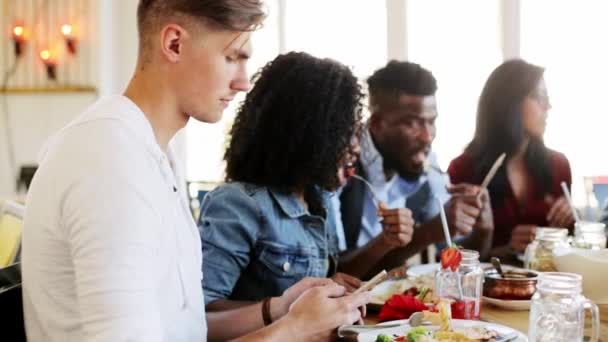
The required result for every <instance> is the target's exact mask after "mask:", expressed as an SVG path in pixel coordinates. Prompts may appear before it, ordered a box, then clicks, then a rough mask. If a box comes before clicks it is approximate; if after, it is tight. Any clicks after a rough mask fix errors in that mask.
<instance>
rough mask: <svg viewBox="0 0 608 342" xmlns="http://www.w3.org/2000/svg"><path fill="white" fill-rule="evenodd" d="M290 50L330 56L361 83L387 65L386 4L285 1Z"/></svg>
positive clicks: (363, 0)
mask: <svg viewBox="0 0 608 342" xmlns="http://www.w3.org/2000/svg"><path fill="white" fill-rule="evenodd" d="M285 4H286V8H285V12H286V18H285V22H286V27H285V31H286V32H285V36H286V38H285V44H286V50H287V51H292V50H293V51H304V52H308V53H310V54H312V55H314V56H317V57H329V58H333V59H335V60H337V61H339V62H342V63H344V64H346V65H348V66H350V67H352V68H353V72H354V73H355V75H356V76H358V77H359V78H361V79H362V80H363V79H364V78H366V77H368V76H370V75H371V74H372V73H373V72H374V70H376V69H378V68H380V67H382V66H384V64H386V4H385V2H384V1H378V0H358V1H352V0H331V1H328V0H289V1H285Z"/></svg>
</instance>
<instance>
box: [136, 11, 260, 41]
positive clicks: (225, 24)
mask: <svg viewBox="0 0 608 342" xmlns="http://www.w3.org/2000/svg"><path fill="white" fill-rule="evenodd" d="M167 18H171V19H178V18H184V19H186V20H188V19H194V20H195V21H198V22H201V23H204V24H206V25H207V26H208V27H211V28H213V29H219V30H229V31H242V32H245V31H254V30H256V29H257V28H259V26H260V25H261V24H262V21H264V18H266V12H265V9H264V4H263V1H262V0H140V1H139V5H138V7H137V27H138V30H139V38H140V46H141V47H144V48H145V46H146V45H147V43H146V40H147V39H146V38H147V37H146V36H147V33H150V32H155V30H158V29H160V27H161V25H162V24H163V21H164V19H167Z"/></svg>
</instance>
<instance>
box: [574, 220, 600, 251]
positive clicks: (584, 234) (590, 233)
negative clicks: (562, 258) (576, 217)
mask: <svg viewBox="0 0 608 342" xmlns="http://www.w3.org/2000/svg"><path fill="white" fill-rule="evenodd" d="M573 244H574V247H577V248H586V249H603V248H606V225H605V224H603V223H601V222H586V221H581V222H576V223H575V224H574V240H573Z"/></svg>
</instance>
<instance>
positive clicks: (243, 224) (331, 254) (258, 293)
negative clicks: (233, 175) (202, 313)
mask: <svg viewBox="0 0 608 342" xmlns="http://www.w3.org/2000/svg"><path fill="white" fill-rule="evenodd" d="M319 195H320V196H319V197H320V201H321V206H322V207H323V210H324V211H325V213H326V214H325V217H321V216H318V215H312V214H310V213H309V212H308V210H306V209H305V208H304V206H303V205H302V204H301V203H300V202H299V201H298V199H297V198H296V197H295V195H294V194H293V193H283V192H280V191H277V190H275V189H272V188H268V187H264V186H257V185H253V184H248V183H240V182H233V183H227V184H223V185H221V186H219V187H218V188H217V189H215V190H213V191H211V192H210V193H208V194H207V196H206V197H205V199H204V200H203V203H202V205H201V214H200V218H199V222H198V227H199V230H200V233H201V240H202V249H203V274H204V276H203V281H202V286H203V291H204V294H205V305H206V304H208V303H210V302H212V301H214V300H217V299H232V300H246V301H257V300H261V299H263V298H265V297H268V296H280V295H281V294H282V293H283V291H285V290H286V289H287V288H288V287H290V286H291V285H293V284H295V283H296V282H298V281H299V280H301V279H302V278H304V277H309V276H310V277H322V278H324V277H327V276H328V275H331V274H333V273H334V272H335V268H336V266H337V265H336V264H337V255H338V242H337V237H336V230H335V220H334V219H333V215H334V213H333V212H332V210H328V209H327V208H329V200H330V198H329V197H330V196H331V195H330V194H329V193H326V192H320V191H319Z"/></svg>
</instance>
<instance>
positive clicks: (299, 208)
mask: <svg viewBox="0 0 608 342" xmlns="http://www.w3.org/2000/svg"><path fill="white" fill-rule="evenodd" d="M315 190H316V191H317V192H318V193H319V196H320V199H321V204H322V206H323V208H324V209H325V210H326V211H327V201H329V196H331V193H330V192H327V191H323V190H321V189H320V188H318V187H315ZM268 191H269V192H270V194H271V195H272V197H273V198H274V199H275V200H276V201H277V203H278V204H279V207H280V208H281V210H282V211H283V212H284V213H285V214H286V215H287V216H289V217H291V218H296V217H301V216H304V215H311V214H310V212H309V211H308V210H306V208H304V206H303V205H302V203H300V201H299V200H298V198H297V197H296V195H294V193H293V192H285V191H280V190H279V189H276V188H268Z"/></svg>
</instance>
